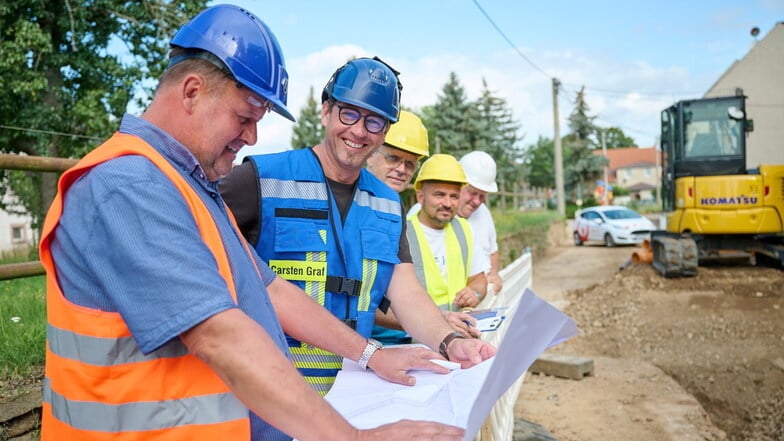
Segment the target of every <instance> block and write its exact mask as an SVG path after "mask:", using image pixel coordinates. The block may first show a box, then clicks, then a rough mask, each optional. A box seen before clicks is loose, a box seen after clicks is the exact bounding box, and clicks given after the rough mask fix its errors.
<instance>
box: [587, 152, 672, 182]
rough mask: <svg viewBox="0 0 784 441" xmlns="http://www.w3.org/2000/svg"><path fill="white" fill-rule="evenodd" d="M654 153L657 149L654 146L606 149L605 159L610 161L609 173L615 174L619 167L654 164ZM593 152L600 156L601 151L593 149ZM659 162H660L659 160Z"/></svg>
mask: <svg viewBox="0 0 784 441" xmlns="http://www.w3.org/2000/svg"><path fill="white" fill-rule="evenodd" d="M656 153H657V150H656V148H655V147H642V148H641V147H627V148H620V149H607V159H608V160H609V161H610V165H609V171H610V174H611V175H615V171H616V170H618V169H619V168H639V167H650V166H656V164H657V162H656ZM593 154H594V155H599V156H602V151H601V150H594V151H593ZM659 163H661V161H660V162H659Z"/></svg>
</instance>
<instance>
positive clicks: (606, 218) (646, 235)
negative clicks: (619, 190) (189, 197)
mask: <svg viewBox="0 0 784 441" xmlns="http://www.w3.org/2000/svg"><path fill="white" fill-rule="evenodd" d="M653 230H656V226H655V225H654V224H653V222H651V221H650V220H649V219H648V218H647V217H645V216H642V215H640V214H639V213H637V212H636V211H634V210H632V209H630V208H627V207H623V206H619V205H604V206H598V207H589V208H585V209H583V210H577V211H576V212H575V213H574V232H573V233H574V234H573V237H574V244H575V245H582V244H583V243H584V242H588V241H598V242H604V244H605V245H606V246H608V247H613V246H615V245H621V244H625V245H633V244H639V243H642V241H643V240H645V239H650V237H651V231H653Z"/></svg>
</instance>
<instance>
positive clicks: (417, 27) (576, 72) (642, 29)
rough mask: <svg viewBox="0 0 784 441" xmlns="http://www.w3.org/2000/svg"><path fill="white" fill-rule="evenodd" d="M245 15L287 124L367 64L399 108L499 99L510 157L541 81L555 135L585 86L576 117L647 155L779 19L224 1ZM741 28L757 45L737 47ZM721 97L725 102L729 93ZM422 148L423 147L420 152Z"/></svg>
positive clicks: (466, 5) (553, 5)
mask: <svg viewBox="0 0 784 441" xmlns="http://www.w3.org/2000/svg"><path fill="white" fill-rule="evenodd" d="M228 2H230V3H234V4H237V5H239V6H242V7H245V8H246V9H248V10H249V11H251V12H253V13H254V14H256V15H257V16H258V17H259V18H260V19H261V20H262V21H263V22H265V23H266V24H267V26H269V27H270V29H271V30H272V32H273V33H274V34H275V36H276V37H277V39H278V42H279V43H280V46H281V48H282V51H283V54H284V57H285V61H286V67H287V70H288V73H289V95H288V108H289V110H290V111H291V112H292V113H293V114H294V116H295V117H296V116H298V115H299V112H300V109H301V108H302V106H304V104H305V101H306V99H307V96H308V94H309V91H310V88H311V87H312V88H313V89H314V94H315V96H316V97H317V99H319V97H320V94H321V90H322V89H323V87H324V83H326V81H327V79H328V78H329V77H330V75H331V74H332V73H333V72H334V71H335V69H337V68H338V67H340V66H341V65H343V64H344V63H345V62H346V60H348V59H349V58H351V57H362V56H369V57H372V56H379V57H380V58H382V59H383V60H384V61H386V62H387V63H389V64H390V65H391V66H392V67H394V68H395V69H396V70H398V71H400V72H401V74H400V80H401V82H402V84H403V91H402V94H401V104H402V105H403V106H404V107H406V108H411V109H414V110H415V111H416V110H417V109H421V108H422V107H424V106H427V105H432V104H434V103H435V102H436V101H437V99H438V96H439V94H440V93H441V90H442V88H443V86H444V84H446V82H447V81H448V78H449V74H450V72H454V73H455V74H456V75H457V78H458V80H459V81H460V84H461V85H462V86H463V87H464V89H465V91H466V96H467V98H468V99H469V100H474V99H476V98H478V96H479V94H480V91H481V90H482V81H483V80H485V81H486V82H487V85H488V88H489V89H490V90H491V91H492V92H493V93H494V94H495V95H496V96H498V97H500V98H503V99H504V100H506V102H507V105H508V106H509V108H510V109H511V111H512V114H513V117H514V118H515V120H517V121H518V123H519V124H520V126H521V129H520V135H521V136H523V140H522V146H527V145H530V144H534V143H535V142H536V140H537V139H538V137H540V136H543V137H547V138H550V139H552V138H553V133H554V132H553V130H554V118H553V93H552V78H557V79H558V80H559V81H560V82H561V83H562V87H561V89H560V91H559V98H558V111H559V116H560V118H559V121H560V133H561V135H562V136H563V135H565V134H567V133H568V126H567V120H566V118H567V117H568V116H569V113H570V112H571V111H572V109H573V107H574V100H575V95H576V92H577V91H578V90H579V89H580V88H581V87H583V86H585V91H586V92H585V98H586V102H587V103H588V106H589V108H590V111H589V114H591V115H594V116H596V120H595V123H596V124H597V125H599V126H602V127H620V128H621V129H623V131H624V132H625V133H626V134H627V135H629V136H631V137H632V138H633V139H634V140H635V141H636V142H637V144H638V146H641V147H650V146H653V145H655V143H656V137H657V134H658V131H659V114H660V112H661V110H663V109H664V108H666V107H668V106H669V105H670V104H672V103H674V102H675V101H678V100H680V99H687V98H697V97H700V96H702V95H703V94H704V93H705V92H706V91H707V90H708V89H710V87H711V86H712V85H713V84H714V83H715V82H716V81H717V80H718V79H719V77H720V76H721V75H722V74H723V73H724V72H725V71H726V70H727V69H728V68H729V67H730V66H731V65H732V63H733V62H735V61H736V60H739V59H741V58H743V56H744V55H745V54H746V53H747V52H748V51H749V49H751V47H752V46H753V44H754V42H755V41H758V40H760V39H762V38H763V37H764V36H765V35H767V33H768V32H770V30H771V29H772V28H773V27H774V26H775V24H776V23H777V22H782V21H784V0H746V1H742V2H741V1H738V0H690V1H682V0H659V1H650V0H635V1H628V0H625V1H622V0H593V1H584V0H572V1H567V0H548V1H537V2H533V1H528V0H495V1H494V0H449V1H447V0H416V1H413V0H398V1H396V2H358V1H354V2H345V1H305V0H289V1H285V2H275V3H272V2H267V1H252V0H226V1H219V2H213V3H210V4H216V3H228ZM753 27H757V28H759V30H760V32H759V35H758V36H757V37H756V38H755V37H753V36H752V35H751V32H750V31H751V29H752V28H753ZM732 93H734V90H733V91H727V94H732ZM292 127H293V123H291V122H290V121H288V120H286V119H284V118H283V117H281V116H279V115H277V114H271V115H268V116H267V117H265V118H264V119H263V120H262V121H261V123H260V125H259V140H258V142H257V144H256V145H255V146H246V147H245V148H244V149H243V150H242V151H241V152H240V155H239V156H238V161H240V160H241V159H242V157H244V156H245V155H248V154H258V153H270V152H276V151H281V150H287V149H289V148H290V147H289V146H290V140H291V131H292ZM431 148H432V146H431Z"/></svg>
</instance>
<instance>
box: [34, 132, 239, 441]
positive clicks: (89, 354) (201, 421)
mask: <svg viewBox="0 0 784 441" xmlns="http://www.w3.org/2000/svg"><path fill="white" fill-rule="evenodd" d="M124 155H141V156H144V157H146V158H147V159H149V160H150V161H152V162H153V164H155V165H156V166H157V167H158V168H159V169H160V170H161V171H162V172H163V173H164V174H165V175H166V176H167V177H168V178H169V179H170V180H171V181H172V183H173V184H174V186H175V187H176V188H177V189H178V190H179V191H180V193H181V194H182V196H183V198H184V199H185V201H186V203H187V204H188V206H189V207H190V209H191V211H192V213H193V217H194V219H195V221H196V224H197V225H198V227H199V232H200V234H201V237H202V239H203V240H204V242H205V244H206V245H207V246H208V247H209V249H210V250H211V251H212V254H213V255H214V256H215V259H216V261H217V264H218V268H217V269H218V271H219V272H220V274H221V276H222V277H223V278H224V279H225V280H226V284H227V285H228V288H229V291H230V292H231V295H232V297H233V298H234V301H235V302H236V301H237V293H236V290H235V286H234V280H233V278H232V276H231V270H230V267H229V261H228V257H227V255H226V250H225V248H224V247H223V242H222V241H221V238H220V235H219V232H218V228H217V225H216V224H215V221H214V219H213V218H212V216H211V214H210V212H209V211H208V209H207V207H206V206H205V205H204V202H203V201H202V200H201V199H200V198H199V195H198V194H196V192H195V191H194V190H193V189H192V188H191V187H190V186H189V185H188V183H187V182H186V181H185V179H184V178H183V177H182V176H180V174H179V173H178V172H177V170H176V169H175V168H174V167H173V166H172V165H171V164H170V163H169V162H168V161H167V160H166V159H165V158H164V157H163V156H162V155H161V154H160V153H158V152H157V151H156V150H155V149H154V148H152V147H151V146H150V145H149V144H147V143H145V142H144V141H142V140H141V139H139V138H138V137H135V136H132V135H126V134H120V133H116V134H115V135H114V136H113V137H111V138H110V139H109V140H107V141H106V142H105V143H104V144H102V145H101V146H99V147H98V148H96V149H95V150H93V151H92V152H90V153H89V154H88V155H86V156H85V157H84V158H83V159H82V160H81V161H79V163H78V164H76V165H75V166H74V167H73V168H71V169H69V170H68V171H66V172H65V173H64V174H63V175H62V177H61V178H60V180H59V183H58V193H57V196H56V197H55V199H54V201H53V203H52V205H51V207H50V209H49V213H48V214H47V216H46V221H45V222H44V228H43V232H42V237H41V243H40V258H41V263H42V264H43V266H44V268H45V269H46V291H47V294H46V309H47V321H48V326H47V337H46V368H45V379H44V402H43V407H42V424H41V439H42V440H43V441H53V440H58V441H60V440H79V441H85V440H87V441H92V440H95V441H97V440H118V441H125V440H147V439H153V438H154V439H155V440H162V441H163V440H171V441H174V440H177V441H180V440H197V441H198V440H204V441H207V440H210V441H212V440H216V439H225V440H249V439H250V418H249V411H248V409H247V407H245V406H244V405H243V404H242V403H241V402H240V401H239V400H238V399H237V397H236V396H235V395H234V394H233V393H232V392H231V391H230V389H229V387H228V386H227V385H226V384H225V383H224V382H223V381H222V380H221V379H220V378H219V377H218V376H217V375H216V374H215V373H214V372H213V371H212V370H211V369H210V368H209V367H208V366H207V365H206V364H205V363H203V362H202V361H201V360H199V359H198V358H197V357H196V356H194V355H191V354H189V353H188V350H187V349H186V348H185V345H183V344H182V342H181V341H179V340H178V339H175V340H173V341H172V342H169V343H167V344H166V345H164V346H163V347H161V348H159V349H157V350H156V351H154V352H153V353H151V354H148V355H143V354H142V353H141V351H140V350H139V347H138V346H137V344H136V341H135V340H134V339H133V337H132V336H131V332H130V331H129V329H128V327H127V325H126V324H125V322H124V321H123V319H122V317H121V316H120V314H119V313H116V312H104V311H100V310H96V309H92V308H86V307H83V306H79V305H76V304H73V303H71V302H69V301H68V299H66V298H65V296H64V295H63V292H62V290H61V289H60V286H59V284H58V283H57V274H56V271H57V268H56V266H55V264H54V261H53V260H52V254H51V251H50V245H51V241H52V238H53V236H54V234H53V233H54V230H55V227H56V226H57V224H58V222H59V220H60V216H61V215H62V212H63V195H64V194H65V193H66V192H67V191H68V189H69V187H70V186H71V184H72V183H74V182H75V181H76V180H77V179H78V178H79V177H80V176H82V175H83V174H85V173H86V172H88V171H89V170H90V169H91V168H92V167H94V166H96V165H98V164H100V163H102V162H105V161H108V160H110V159H112V158H116V157H119V156H124Z"/></svg>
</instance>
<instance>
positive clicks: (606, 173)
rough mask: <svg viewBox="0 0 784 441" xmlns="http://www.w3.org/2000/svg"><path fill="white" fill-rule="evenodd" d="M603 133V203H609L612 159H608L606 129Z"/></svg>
mask: <svg viewBox="0 0 784 441" xmlns="http://www.w3.org/2000/svg"><path fill="white" fill-rule="evenodd" d="M601 133H602V156H604V161H605V162H606V164H604V177H603V179H604V182H603V185H602V205H609V203H610V198H609V197H608V194H607V193H608V188H610V171H609V167H610V160H609V159H607V144H605V142H604V133H605V132H604V130H602V131H601Z"/></svg>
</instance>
